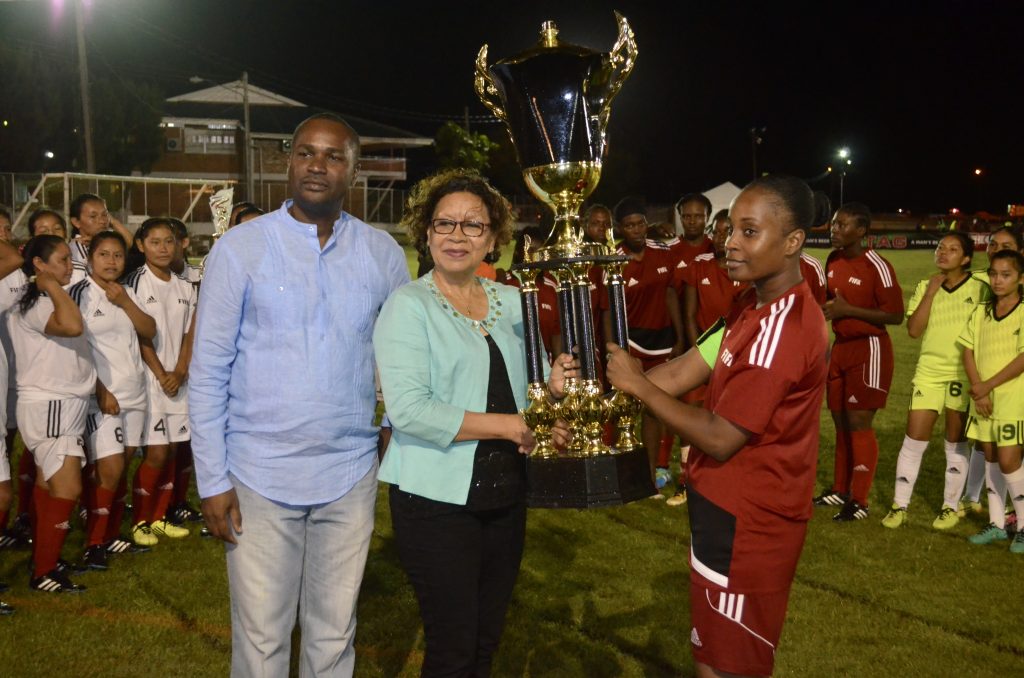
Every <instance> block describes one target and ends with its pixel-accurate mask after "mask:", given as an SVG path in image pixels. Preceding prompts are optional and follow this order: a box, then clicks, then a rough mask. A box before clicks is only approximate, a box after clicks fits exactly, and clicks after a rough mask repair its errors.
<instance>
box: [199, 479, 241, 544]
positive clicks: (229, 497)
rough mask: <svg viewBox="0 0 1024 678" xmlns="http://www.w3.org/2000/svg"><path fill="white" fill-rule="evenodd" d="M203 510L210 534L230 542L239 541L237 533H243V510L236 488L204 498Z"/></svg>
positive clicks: (235, 542)
mask: <svg viewBox="0 0 1024 678" xmlns="http://www.w3.org/2000/svg"><path fill="white" fill-rule="evenodd" d="M202 512H203V518H204V519H205V520H206V527H208V528H209V529H210V534H212V535H213V536H214V537H216V538H217V539H220V540H222V541H225V542H227V543H229V544H237V543H238V542H237V541H236V540H235V533H238V534H242V511H241V509H239V507H238V493H237V492H235V490H234V488H231V489H230V490H228V491H227V492H221V493H220V494H215V495H213V496H212V497H207V498H206V499H203V503H202ZM232 530H233V531H232Z"/></svg>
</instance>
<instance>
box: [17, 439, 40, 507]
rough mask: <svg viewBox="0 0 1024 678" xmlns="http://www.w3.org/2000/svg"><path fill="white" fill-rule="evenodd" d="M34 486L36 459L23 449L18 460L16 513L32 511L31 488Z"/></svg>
mask: <svg viewBox="0 0 1024 678" xmlns="http://www.w3.org/2000/svg"><path fill="white" fill-rule="evenodd" d="M35 486H36V459H35V457H33V456H32V453H31V452H29V451H28V450H25V451H24V452H22V453H21V459H19V460H18V515H21V514H22V513H29V514H31V513H32V491H33V490H32V488H34V487H35Z"/></svg>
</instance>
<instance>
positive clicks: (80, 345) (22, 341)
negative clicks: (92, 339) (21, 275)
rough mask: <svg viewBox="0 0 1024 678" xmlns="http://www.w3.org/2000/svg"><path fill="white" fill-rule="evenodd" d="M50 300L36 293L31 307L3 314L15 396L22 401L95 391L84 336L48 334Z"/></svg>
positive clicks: (89, 353) (87, 393)
mask: <svg viewBox="0 0 1024 678" xmlns="http://www.w3.org/2000/svg"><path fill="white" fill-rule="evenodd" d="M51 315H53V301H51V300H50V298H49V297H48V296H45V295H40V296H39V299H38V300H37V301H36V303H35V306H33V307H32V308H30V309H29V310H28V312H26V313H22V312H21V311H20V309H19V308H18V307H17V306H15V307H14V308H12V309H11V310H10V311H9V312H8V314H7V329H8V331H9V332H10V333H11V343H12V344H13V346H14V355H15V356H16V357H17V361H18V370H17V372H16V374H15V379H16V380H17V383H18V399H19V400H21V401H25V402H39V401H45V400H62V399H64V398H88V397H89V395H90V394H92V393H93V392H94V391H95V390H96V369H95V368H94V367H93V362H92V353H91V352H90V351H89V342H88V340H87V339H86V338H85V335H84V334H83V335H82V336H78V337H52V336H49V335H47V334H46V333H45V332H46V323H47V322H48V321H49V320H50V316H51Z"/></svg>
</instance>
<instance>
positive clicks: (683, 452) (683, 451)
mask: <svg viewBox="0 0 1024 678" xmlns="http://www.w3.org/2000/svg"><path fill="white" fill-rule="evenodd" d="M689 459H690V446H689V445H680V446H679V461H680V462H682V464H683V468H686V462H687V461H689Z"/></svg>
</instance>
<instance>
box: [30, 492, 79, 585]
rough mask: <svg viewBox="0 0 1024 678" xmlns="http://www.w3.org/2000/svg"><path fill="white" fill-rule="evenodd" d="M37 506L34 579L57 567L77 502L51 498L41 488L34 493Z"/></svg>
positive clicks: (33, 555)
mask: <svg viewBox="0 0 1024 678" xmlns="http://www.w3.org/2000/svg"><path fill="white" fill-rule="evenodd" d="M33 495H34V499H35V505H36V530H35V532H36V537H35V544H34V548H35V551H34V553H33V554H32V558H33V560H34V561H35V570H34V572H33V574H32V576H33V577H41V576H43V575H44V574H46V573H47V572H49V571H50V570H52V569H54V568H55V567H57V559H58V558H60V550H61V547H63V546H64V539H65V538H67V536H68V531H69V530H70V529H71V523H70V522H69V519H70V518H71V512H72V511H73V510H74V508H75V502H74V501H73V500H71V499H58V498H56V497H51V496H50V493H49V492H47V491H46V490H44V489H43V488H41V487H39V486H38V485H37V486H36V487H35V490H34V491H33Z"/></svg>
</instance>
